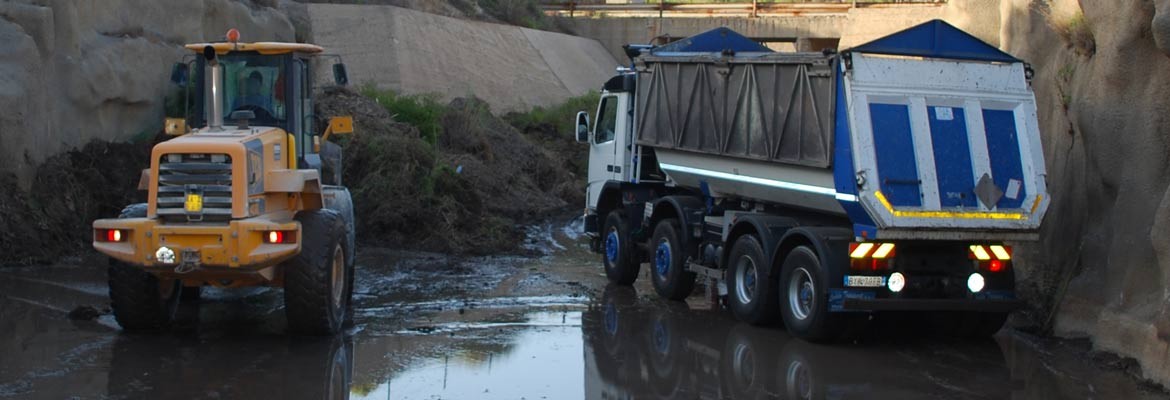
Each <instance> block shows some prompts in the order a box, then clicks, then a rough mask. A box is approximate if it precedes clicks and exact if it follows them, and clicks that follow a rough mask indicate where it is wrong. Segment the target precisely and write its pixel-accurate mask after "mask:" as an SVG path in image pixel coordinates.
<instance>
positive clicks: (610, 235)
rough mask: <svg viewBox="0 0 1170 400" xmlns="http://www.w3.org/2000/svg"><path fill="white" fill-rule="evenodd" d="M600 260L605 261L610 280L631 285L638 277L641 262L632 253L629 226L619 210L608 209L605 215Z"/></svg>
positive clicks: (632, 244) (606, 274) (606, 272)
mask: <svg viewBox="0 0 1170 400" xmlns="http://www.w3.org/2000/svg"><path fill="white" fill-rule="evenodd" d="M601 232H602V234H601V235H602V236H601V250H602V260H603V261H604V262H605V276H606V277H607V278H609V281H610V282H613V283H616V284H619V285H631V284H633V283H634V281H635V280H637V279H638V269H639V268H641V266H642V265H641V264H640V263H639V262H638V256H637V255H636V254H634V248H635V247H634V243H632V242H631V241H630V226H629V224H628V223H626V219H625V218H624V217H622V212H621V210H614V211H610V212H609V214H608V215H606V216H605V227H604V228H603V229H602V230H601Z"/></svg>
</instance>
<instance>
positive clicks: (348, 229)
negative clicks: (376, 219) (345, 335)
mask: <svg viewBox="0 0 1170 400" xmlns="http://www.w3.org/2000/svg"><path fill="white" fill-rule="evenodd" d="M325 191H326V193H327V194H330V196H326V197H325V208H328V209H330V210H335V211H337V212H338V213H340V214H341V219H342V220H344V221H345V268H346V271H345V276H346V277H347V279H348V280H349V282H348V283H347V284H346V288H347V292H346V294H345V297H346V298H352V297H353V290H354V285H353V283H354V276H356V273H355V266H356V263H357V251H356V246H357V224H356V222H357V221H356V220H355V219H354V216H353V197H352V196H351V195H350V193H349V189H346V188H345V187H342V186H326V187H325ZM352 322H353V301H349V302H348V304H347V307H346V309H345V323H346V327H349V326H350V324H351V323H352Z"/></svg>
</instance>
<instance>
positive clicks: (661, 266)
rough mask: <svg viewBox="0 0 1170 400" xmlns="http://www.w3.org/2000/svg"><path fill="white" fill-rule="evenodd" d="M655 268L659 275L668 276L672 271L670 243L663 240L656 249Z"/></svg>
mask: <svg viewBox="0 0 1170 400" xmlns="http://www.w3.org/2000/svg"><path fill="white" fill-rule="evenodd" d="M654 270H655V272H657V273H658V276H666V274H667V273H668V272H670V243H669V242H667V241H665V240H663V241H662V242H661V243H658V247H657V248H656V249H655V250H654Z"/></svg>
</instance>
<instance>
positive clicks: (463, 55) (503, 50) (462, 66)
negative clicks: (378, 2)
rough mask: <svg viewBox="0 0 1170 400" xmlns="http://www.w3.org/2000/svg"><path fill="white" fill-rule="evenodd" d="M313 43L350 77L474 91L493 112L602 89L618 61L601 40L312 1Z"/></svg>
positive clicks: (384, 85) (409, 88) (401, 88)
mask: <svg viewBox="0 0 1170 400" xmlns="http://www.w3.org/2000/svg"><path fill="white" fill-rule="evenodd" d="M309 15H310V18H311V20H312V26H313V36H314V38H313V39H314V41H315V42H316V43H317V44H319V45H321V46H324V47H325V48H326V51H327V52H329V53H336V54H340V55H341V56H342V57H343V59H344V60H345V63H346V66H347V68H348V70H349V75H350V81H351V83H355V84H358V85H361V84H373V85H374V86H377V87H378V88H381V89H390V90H394V91H396V92H399V93H407V94H410V93H437V94H439V95H440V96H442V97H443V98H444V99H451V98H454V97H462V96H469V95H474V96H476V97H479V98H480V99H483V100H484V101H487V102H488V104H490V105H491V107H492V111H493V112H495V113H503V112H508V111H525V110H528V109H530V108H531V107H533V106H540V105H550V104H553V103H558V102H561V101H563V100H565V99H567V98H569V97H572V96H577V95H581V94H584V93H586V92H588V91H589V90H597V89H599V88H600V87H601V85H602V84H603V83H605V81H606V80H607V79H609V78H610V77H611V76H612V75H613V73H614V68H615V67H616V66H617V65H618V63H617V61H616V60H615V59H614V57H612V56H611V55H610V54H609V53H607V52H606V51H605V49H604V48H603V47H602V46H601V44H600V43H598V42H597V41H596V40H592V39H585V38H581V37H576V36H571V35H565V34H559V33H552V32H545V31H537V30H532V29H526V28H519V27H515V26H509V25H500V24H492V23H485V22H474V21H466V20H460V19H455V18H448V17H443V16H439V15H435V14H428V13H423V12H418V11H413V10H408V9H404V8H398V7H391V6H363V5H337V4H314V5H309Z"/></svg>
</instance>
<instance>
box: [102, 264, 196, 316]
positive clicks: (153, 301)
mask: <svg viewBox="0 0 1170 400" xmlns="http://www.w3.org/2000/svg"><path fill="white" fill-rule="evenodd" d="M109 279H110V303H111V307H110V308H112V309H113V311H114V319H115V320H116V321H118V325H121V326H122V329H124V330H126V331H130V332H143V331H160V330H163V329H166V328H169V327H170V325H171V322H172V321H174V319H175V311H176V310H178V307H179V297H180V293H181V292H182V289H183V287H182V285H181V282H179V281H177V280H165V281H164V280H160V279H158V277H155V276H154V275H151V274H150V273H149V272H146V271H143V270H142V269H141V268H138V267H136V266H133V265H130V264H126V263H123V262H121V261H110V268H109Z"/></svg>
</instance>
